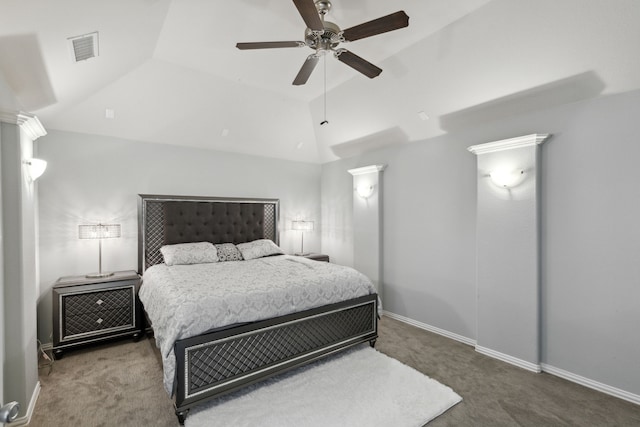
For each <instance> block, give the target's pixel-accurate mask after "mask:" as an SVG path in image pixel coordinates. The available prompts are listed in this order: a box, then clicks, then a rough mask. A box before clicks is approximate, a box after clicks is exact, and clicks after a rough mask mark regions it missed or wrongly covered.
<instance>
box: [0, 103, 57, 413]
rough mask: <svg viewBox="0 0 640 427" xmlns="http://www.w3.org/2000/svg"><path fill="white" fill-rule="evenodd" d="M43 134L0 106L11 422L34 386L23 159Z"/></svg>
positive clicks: (33, 249) (28, 185)
mask: <svg viewBox="0 0 640 427" xmlns="http://www.w3.org/2000/svg"><path fill="white" fill-rule="evenodd" d="M45 134H46V131H45V129H44V127H43V126H42V124H41V123H40V121H39V120H38V118H37V117H35V116H32V115H30V114H26V113H17V112H6V111H0V141H1V144H0V175H1V177H2V179H0V210H1V215H0V228H1V230H0V241H1V242H0V243H1V244H0V274H1V275H2V277H0V292H2V295H1V296H0V317H2V321H0V325H2V324H3V323H4V329H3V332H4V339H3V340H2V342H3V345H4V352H3V354H2V355H0V361H2V360H3V362H4V363H1V364H0V369H2V370H3V373H2V374H3V375H2V379H3V383H4V394H3V398H4V402H0V403H7V402H10V401H12V400H13V401H17V402H19V403H20V406H21V407H20V413H19V416H18V418H17V419H16V420H15V421H14V422H15V423H16V424H17V425H24V424H28V423H29V417H30V414H32V413H33V407H34V406H35V403H36V400H37V397H38V393H39V392H40V382H39V381H38V345H37V341H36V336H37V313H36V305H37V302H38V296H39V288H38V287H39V277H38V236H37V223H38V218H37V197H36V193H35V186H36V184H35V183H34V182H33V180H32V178H31V177H30V176H29V168H28V165H27V163H26V162H27V161H28V160H30V159H31V158H32V157H33V141H35V140H36V139H38V138H39V137H41V136H43V135H45ZM1 336H2V334H1V333H0V337H1ZM0 351H2V346H0Z"/></svg>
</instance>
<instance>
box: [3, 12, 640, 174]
mask: <svg viewBox="0 0 640 427" xmlns="http://www.w3.org/2000/svg"><path fill="white" fill-rule="evenodd" d="M332 3H333V7H332V9H331V11H330V12H329V14H328V15H327V17H326V19H327V20H329V21H332V22H335V23H336V24H338V25H339V26H340V27H341V28H342V29H345V28H348V27H351V26H354V25H356V24H360V23H362V22H365V21H369V20H372V19H375V18H378V17H380V16H383V15H387V14H390V13H392V12H396V11H398V10H404V11H405V12H406V13H407V14H408V15H409V17H410V20H409V26H408V27H407V28H403V29H399V30H396V31H392V32H388V33H384V34H380V35H377V36H374V37H370V38H366V39H362V40H358V41H354V42H352V43H348V44H347V45H345V46H344V47H347V48H348V49H349V50H350V51H352V52H354V53H356V54H357V55H359V56H361V57H363V58H365V59H366V60H368V61H370V62H372V63H373V64H375V65H377V66H379V67H380V68H382V69H383V72H382V74H381V75H380V76H379V77H376V78H374V79H369V78H367V77H365V76H363V75H362V74H360V73H358V72H357V71H355V70H353V69H351V68H349V67H347V66H346V65H345V64H343V63H341V62H339V61H338V60H336V58H334V57H333V56H326V57H325V58H323V59H321V60H320V62H319V64H318V66H317V67H316V69H315V71H314V73H313V74H312V75H311V77H310V79H309V81H308V82H307V84H306V85H304V86H293V85H292V84H291V83H292V81H293V79H294V77H295V76H296V74H297V73H298V70H299V69H300V67H301V66H302V64H303V62H304V61H305V58H306V57H307V56H308V55H309V54H310V53H312V51H311V50H310V49H309V48H307V47H303V48H290V49H264V50H250V51H240V50H238V49H236V47H235V44H236V43H237V42H253V41H274V40H303V39H304V29H305V24H304V21H303V20H302V18H301V16H300V14H299V13H298V10H297V9H296V7H295V5H294V4H293V2H292V1H290V0H233V1H221V0H110V1H97V0H56V1H51V0H1V1H0V110H4V111H26V112H30V113H33V114H36V115H37V116H38V117H39V118H40V121H41V122H42V123H43V125H44V126H45V128H47V129H48V130H53V129H57V130H66V131H74V132H82V133H89V134H97V135H106V136H112V137H118V138H126V139H132V140H139V141H148V142H156V143H164V144H174V145H185V146H192V147H200V148H207V149H214V150H223V151H232V152H239V153H247V154H255V155H260V156H269V157H277V158H284V159H291V160H298V161H305V162H314V163H318V162H327V161H331V160H334V159H337V158H340V157H347V156H352V155H357V154H358V153H361V152H364V151H367V150H371V149H376V148H379V147H382V146H385V145H389V144H403V143H410V142H413V141H418V140H424V139H428V138H431V137H434V136H437V135H441V134H443V133H445V132H452V131H455V130H457V129H466V128H470V127H472V126H473V125H476V124H478V123H483V122H488V121H496V120H503V119H504V118H506V117H508V116H510V115H513V114H516V113H519V112H525V111H532V110H536V109H542V108H548V107H550V106H553V105H559V104H562V103H568V102H574V101H577V100H580V99H586V98H591V97H596V96H603V95H607V94H613V93H619V92H625V91H630V90H635V89H638V88H640V55H638V52H639V51H640V25H638V22H640V2H638V1H637V0H611V1H602V0H536V1H531V0H397V1H392V2H385V1H380V0H333V1H332ZM95 31H97V32H98V34H99V55H98V56H97V57H95V58H92V59H89V60H86V61H82V62H75V61H74V60H73V59H72V55H71V53H70V48H69V41H68V39H69V38H70V37H74V36H78V35H83V34H87V33H91V32H95ZM325 70H326V71H325ZM106 110H111V111H112V112H113V118H106V114H105V112H106ZM325 118H326V119H327V121H328V122H329V123H328V124H326V125H322V126H321V125H320V122H322V121H323V120H325ZM540 131H545V130H544V129H543V130H540Z"/></svg>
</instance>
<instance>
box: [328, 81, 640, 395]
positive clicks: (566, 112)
mask: <svg viewBox="0 0 640 427" xmlns="http://www.w3.org/2000/svg"><path fill="white" fill-rule="evenodd" d="M638 111H640V92H638V91H636V92H631V93H626V94H621V95H615V96H610V97H605V98H600V99H597V100H587V101H582V102H578V103H574V104H569V105H564V106H558V107H552V108H547V109H545V110H542V111H538V112H531V113H528V114H525V115H520V116H511V117H509V116H505V117H503V118H502V119H501V120H496V121H493V122H490V121H488V122H485V123H484V124H481V125H475V126H473V127H467V128H465V127H464V125H463V124H460V125H458V127H457V129H456V130H452V131H451V133H449V134H447V135H444V136H442V137H437V138H433V139H430V140H426V141H416V142H414V143H412V144H407V145H400V146H397V145H396V146H395V147H391V148H388V149H384V150H380V151H377V152H374V153H369V154H364V155H361V156H358V157H355V158H349V159H344V160H339V161H336V162H332V163H329V164H325V165H323V167H322V178H321V182H322V196H321V197H322V203H323V215H324V213H325V211H326V212H327V217H326V218H324V224H325V226H330V227H331V228H330V229H325V230H324V232H323V241H322V248H323V251H327V252H329V255H331V256H332V257H334V258H336V259H338V260H340V261H343V262H344V263H349V262H352V259H353V258H352V251H353V241H352V239H349V238H348V237H347V236H348V233H347V232H343V230H345V231H348V230H350V229H352V224H351V223H350V220H349V219H348V216H349V213H350V212H351V210H352V207H351V203H352V199H351V197H353V194H352V191H353V190H352V187H351V184H350V177H349V176H348V173H347V172H346V171H347V169H349V168H353V167H358V166H364V165H369V164H375V163H386V164H388V165H389V166H388V168H387V169H386V170H385V172H384V177H383V180H384V184H383V185H384V207H383V221H384V232H383V240H384V248H383V282H384V283H383V286H384V289H385V301H383V305H384V307H385V309H386V310H388V311H390V312H392V313H395V314H398V315H401V316H405V317H407V318H410V319H413V320H416V321H419V322H422V323H424V324H427V325H431V326H434V327H437V328H441V329H443V330H445V331H448V332H452V333H455V334H458V335H460V336H462V337H467V338H469V339H472V340H475V339H476V285H475V283H476V238H475V232H476V188H475V186H476V167H475V159H474V155H473V154H471V153H469V152H467V151H466V148H467V147H468V146H470V145H475V144H481V143H485V142H491V141H498V140H501V139H506V138H511V137H516V136H521V135H528V134H532V133H551V134H553V137H552V138H551V139H550V140H549V141H548V142H546V143H545V144H544V145H543V146H542V162H541V165H542V167H541V282H542V283H541V286H542V290H541V293H542V295H541V311H542V313H541V318H542V325H541V329H542V330H541V334H542V342H541V360H542V362H543V363H544V364H545V365H547V366H551V367H554V368H557V369H560V370H564V371H566V372H569V373H572V374H575V375H578V376H581V377H584V378H588V379H591V380H594V381H597V382H600V383H603V384H606V385H609V386H612V387H616V388H619V389H621V390H625V391H627V392H629V393H633V394H635V395H640V366H639V365H638V363H639V362H638V361H639V360H640V340H639V339H638V335H637V325H639V324H640V310H638V301H640V286H639V285H638V284H639V283H640V262H638V261H639V260H640V227H638V218H640V187H639V186H638V182H640V169H639V168H638V167H637V165H636V163H637V159H638V158H640V144H638V135H640V125H639V123H640V122H639V121H638V117H637V112H638ZM334 230H336V231H334ZM332 250H336V253H332V252H330V251H332Z"/></svg>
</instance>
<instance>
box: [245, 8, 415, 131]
mask: <svg viewBox="0 0 640 427" xmlns="http://www.w3.org/2000/svg"><path fill="white" fill-rule="evenodd" d="M293 3H294V4H295V6H296V8H297V9H298V12H299V13H300V16H301V17H302V19H303V20H304V22H305V24H306V25H307V28H306V30H305V32H304V41H275V42H273V41H272V42H249V43H238V44H236V47H237V48H238V49H240V50H249V49H272V48H287V47H304V46H307V47H309V48H311V49H313V50H314V51H315V52H314V53H312V54H311V55H309V56H308V57H307V59H306V61H305V62H304V63H303V64H302V68H301V69H300V71H299V72H298V75H297V76H296V77H295V79H294V80H293V84H294V85H296V86H299V85H303V84H305V83H306V82H307V80H308V79H309V76H311V73H312V72H313V70H314V69H315V67H316V65H317V64H318V60H319V58H320V55H325V54H327V53H329V52H332V53H333V54H334V56H335V57H336V58H338V60H339V61H340V62H342V63H344V64H346V65H348V66H350V67H351V68H353V69H354V70H356V71H358V72H360V73H362V74H364V75H365V76H367V77H369V78H374V77H377V76H378V75H379V74H380V73H381V72H382V69H381V68H379V67H377V66H375V65H373V64H372V63H370V62H369V61H367V60H365V59H363V58H361V57H359V56H358V55H356V54H354V53H352V52H350V51H349V50H347V49H344V48H338V46H339V45H340V43H345V42H352V41H355V40H360V39H363V38H366V37H371V36H375V35H378V34H382V33H386V32H389V31H393V30H398V29H400V28H404V27H407V26H408V25H409V16H407V14H406V13H405V12H404V11H398V12H395V13H392V14H390V15H386V16H383V17H381V18H378V19H374V20H373V21H368V22H365V23H363V24H360V25H356V26H355V27H351V28H347V29H346V30H341V29H340V27H339V26H338V25H336V24H334V23H333V22H329V21H325V19H324V17H325V15H326V14H327V13H328V12H329V10H331V2H330V1H328V0H317V1H315V2H314V0H293ZM325 121H326V120H325Z"/></svg>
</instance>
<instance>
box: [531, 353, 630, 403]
mask: <svg viewBox="0 0 640 427" xmlns="http://www.w3.org/2000/svg"><path fill="white" fill-rule="evenodd" d="M541 366H542V371H543V372H546V373H548V374H551V375H555V376H556V377H560V378H563V379H565V380H567V381H571V382H574V383H576V384H580V385H582V386H585V387H588V388H591V389H593V390H597V391H600V392H602V393H605V394H608V395H610V396H614V397H617V398H620V399H623V400H626V401H628V402H631V403H635V404H636V405H640V395H637V394H633V393H629V392H628V391H625V390H621V389H619V388H616V387H612V386H610V385H607V384H603V383H601V382H598V381H594V380H591V379H589V378H585V377H583V376H580V375H576V374H574V373H571V372H568V371H565V370H564V369H560V368H556V367H553V366H550V365H547V364H546V363H542V364H541Z"/></svg>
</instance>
